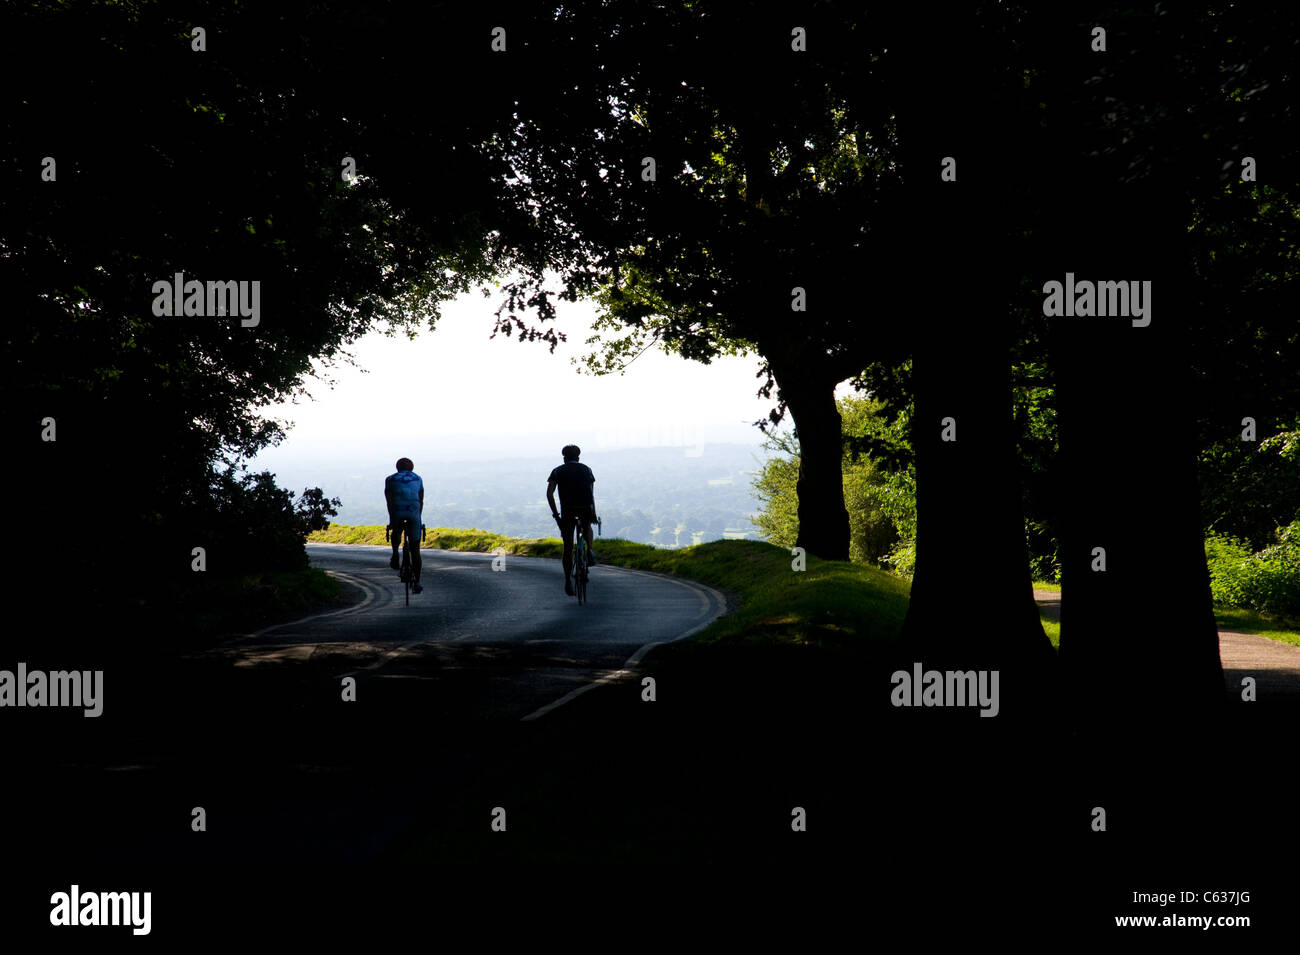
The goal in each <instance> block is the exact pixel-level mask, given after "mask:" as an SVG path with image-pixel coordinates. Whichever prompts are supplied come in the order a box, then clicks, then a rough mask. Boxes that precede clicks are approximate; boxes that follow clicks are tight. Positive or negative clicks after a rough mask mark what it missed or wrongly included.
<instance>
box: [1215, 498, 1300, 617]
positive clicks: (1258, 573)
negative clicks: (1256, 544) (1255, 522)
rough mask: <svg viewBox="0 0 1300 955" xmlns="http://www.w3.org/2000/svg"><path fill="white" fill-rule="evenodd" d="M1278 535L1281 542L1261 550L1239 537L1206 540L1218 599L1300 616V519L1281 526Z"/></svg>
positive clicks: (1230, 604)
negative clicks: (1251, 549)
mask: <svg viewBox="0 0 1300 955" xmlns="http://www.w3.org/2000/svg"><path fill="white" fill-rule="evenodd" d="M1275 536H1276V539H1277V542H1276V543H1275V544H1272V545H1270V546H1268V547H1265V548H1264V549H1263V550H1261V551H1259V552H1258V553H1251V551H1250V547H1249V545H1248V544H1247V543H1246V542H1245V541H1243V540H1240V539H1238V538H1234V537H1227V536H1223V535H1213V536H1211V537H1210V538H1208V539H1207V540H1206V542H1205V556H1206V560H1207V562H1208V563H1209V567H1210V591H1211V593H1212V594H1213V596H1214V601H1215V603H1219V604H1223V605H1226V606H1229V607H1242V608H1245V609H1248V610H1256V611H1259V612H1261V613H1271V614H1277V615H1281V616H1285V617H1293V618H1294V617H1300V520H1297V521H1293V522H1292V523H1291V524H1289V525H1288V526H1286V527H1282V528H1278V529H1277V531H1276V533H1275Z"/></svg>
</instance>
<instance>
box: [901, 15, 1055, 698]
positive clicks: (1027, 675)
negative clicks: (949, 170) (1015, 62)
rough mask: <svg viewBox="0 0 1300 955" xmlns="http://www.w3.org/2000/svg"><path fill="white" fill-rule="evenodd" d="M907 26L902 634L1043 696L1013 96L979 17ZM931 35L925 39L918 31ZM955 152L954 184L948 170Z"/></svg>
mask: <svg viewBox="0 0 1300 955" xmlns="http://www.w3.org/2000/svg"><path fill="white" fill-rule="evenodd" d="M941 19H942V22H941V23H936V24H931V25H929V26H928V27H927V28H926V29H925V30H919V29H918V28H917V26H916V24H913V29H914V31H916V34H915V35H913V36H912V38H911V43H910V50H911V54H912V56H914V57H915V59H914V61H913V62H912V63H911V64H909V65H908V66H909V67H910V68H908V69H905V70H904V72H903V77H904V78H905V81H904V87H903V88H902V89H901V90H900V91H899V100H900V103H901V107H900V112H899V126H900V142H901V143H902V149H903V152H902V155H903V168H904V179H905V182H904V185H905V189H906V190H907V194H908V195H909V206H910V207H911V209H912V211H913V212H914V214H915V216H916V221H917V222H920V223H923V224H924V227H923V228H917V229H915V230H914V231H913V233H912V241H911V243H910V245H909V252H910V253H911V278H912V281H911V282H909V283H908V286H909V288H910V290H912V296H911V298H910V300H908V301H906V302H900V303H899V308H900V310H901V309H902V308H906V309H907V310H908V311H909V312H910V320H911V321H912V323H913V328H914V333H915V334H914V345H913V385H914V395H915V409H916V416H915V418H914V423H913V444H914V447H915V451H916V481H917V565H916V574H915V577H914V579H913V582H912V595H911V602H910V604H909V607H908V613H907V618H906V621H905V623H904V628H903V632H904V637H905V640H906V641H907V643H908V644H909V645H910V647H911V648H912V652H913V654H914V656H915V658H916V659H917V660H919V661H920V662H921V663H922V664H923V665H924V666H925V668H926V669H930V668H932V666H933V668H936V669H962V670H967V669H977V670H998V671H1000V674H1001V676H1000V680H1001V686H1002V694H1003V696H1004V698H1005V702H1004V703H1003V706H1002V709H1003V711H1004V712H1006V713H1007V714H1008V715H1011V714H1012V713H1020V714H1024V713H1029V712H1032V711H1034V710H1035V709H1036V705H1037V703H1039V702H1041V701H1042V700H1043V699H1044V698H1045V693H1046V686H1047V684H1046V681H1047V680H1048V678H1049V676H1050V673H1051V669H1052V667H1053V665H1054V662H1055V654H1054V651H1053V650H1052V647H1051V644H1050V643H1049V642H1048V640H1047V637H1046V635H1045V634H1044V633H1043V629H1042V625H1041V623H1040V621H1039V616H1038V610H1037V606H1036V605H1035V603H1034V599H1033V589H1032V584H1031V580H1030V574H1029V562H1028V552H1027V548H1026V544H1025V525H1024V516H1023V508H1022V502H1021V491H1020V487H1019V484H1018V481H1017V466H1016V457H1015V441H1016V435H1015V433H1014V429H1013V417H1012V409H1011V388H1010V365H1011V351H1010V346H1011V341H1012V335H1013V333H1014V330H1015V326H1014V322H1013V319H1012V313H1011V310H1010V304H1011V297H1012V293H1013V291H1014V289H1015V287H1016V280H1017V278H1018V276H1019V269H1018V263H1017V262H1016V261H1015V257H1014V255H1013V247H1012V240H1011V237H1010V236H1009V235H1008V234H1006V233H1005V230H1004V226H1005V223H1006V222H1007V221H1008V218H1009V212H1008V210H1007V209H1006V208H1005V207H1004V206H1005V203H1006V202H1007V201H1008V199H1011V198H1013V195H1012V193H1011V192H1010V191H1009V190H1008V189H1007V188H1006V172H1005V169H1004V168H1002V167H1003V164H1004V162H1005V159H1004V157H1005V156H1006V155H1007V151H1008V150H1009V149H1012V150H1013V149H1014V146H1013V145H1008V143H1009V139H1008V137H1010V136H1012V135H1014V130H1013V129H1012V126H1011V122H1012V120H1013V119H1014V116H1013V114H1012V111H1011V109H1010V108H1009V105H1008V104H1009V103H1010V102H1011V97H1010V91H1009V90H1006V89H1003V88H1001V87H1000V86H999V81H998V79H997V77H996V76H995V75H993V73H992V72H991V71H990V67H989V65H988V63H989V62H991V61H994V60H996V54H993V53H990V51H989V50H988V49H986V48H985V46H984V45H983V44H982V43H979V42H976V41H975V40H974V39H973V38H972V37H973V36H974V33H973V29H974V27H973V24H966V25H963V24H962V23H960V22H959V21H956V20H952V19H949V18H941ZM921 34H924V38H923V39H924V42H923V39H922V36H921ZM945 157H952V158H953V159H954V160H955V163H956V165H955V175H956V178H955V180H953V181H944V180H942V179H941V175H940V173H941V168H942V166H941V163H942V160H943V159H944V158H945Z"/></svg>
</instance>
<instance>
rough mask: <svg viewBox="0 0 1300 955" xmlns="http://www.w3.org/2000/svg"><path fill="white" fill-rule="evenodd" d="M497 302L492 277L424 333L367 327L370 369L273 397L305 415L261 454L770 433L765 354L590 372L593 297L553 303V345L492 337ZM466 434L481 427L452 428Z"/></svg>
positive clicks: (346, 370) (624, 443)
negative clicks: (411, 336) (583, 363)
mask: <svg viewBox="0 0 1300 955" xmlns="http://www.w3.org/2000/svg"><path fill="white" fill-rule="evenodd" d="M498 302H499V296H498V295H497V293H496V292H495V291H494V293H493V297H491V298H484V297H483V296H482V295H481V294H480V293H477V292H475V293H470V294H467V295H465V296H463V297H461V298H460V299H457V300H456V301H454V302H450V303H448V304H447V305H446V307H445V308H444V309H443V314H442V318H441V320H440V321H439V323H438V326H437V328H436V329H435V330H434V331H432V332H430V331H427V330H426V331H422V332H421V333H420V336H419V338H417V339H416V340H415V341H409V340H407V339H406V338H404V337H394V338H387V337H385V336H384V335H382V334H379V333H378V332H375V333H372V334H370V335H368V336H366V337H365V338H364V339H362V340H361V341H359V342H358V343H357V344H356V345H355V346H353V348H352V352H353V354H354V355H355V356H356V359H357V361H358V363H359V364H360V366H361V368H362V369H365V371H362V370H361V369H358V368H353V367H349V366H346V365H339V366H338V367H336V368H335V369H334V370H333V371H331V372H328V373H327V374H328V376H329V377H332V378H333V379H334V380H335V382H336V384H335V385H334V387H333V388H331V387H329V386H328V385H327V384H325V382H323V381H318V380H312V381H310V382H309V383H308V386H307V387H308V392H309V393H310V394H311V396H312V398H314V399H315V400H314V401H311V400H307V399H302V400H301V401H300V403H298V404H296V405H295V404H291V403H287V402H286V403H282V404H278V405H273V406H270V407H268V408H266V409H264V413H266V414H268V415H270V416H274V417H277V418H285V419H288V420H290V421H293V422H294V427H292V428H291V429H289V437H288V438H287V439H286V441H285V442H284V443H283V444H281V446H280V447H279V448H277V449H269V450H267V451H265V452H263V453H262V454H261V455H259V456H258V458H257V459H256V460H258V461H260V462H262V463H263V464H265V465H268V466H269V465H272V464H275V463H284V462H287V461H290V460H293V459H299V458H303V457H317V456H319V455H322V454H327V453H330V452H331V450H332V451H333V452H334V453H337V452H338V451H339V450H340V449H342V448H349V447H359V446H360V445H363V444H364V445H373V444H377V443H383V444H390V445H391V446H392V447H394V448H397V447H402V446H407V445H408V444H414V445H417V446H429V445H430V444H431V443H439V442H441V443H443V444H444V446H448V447H450V446H455V447H458V448H459V447H474V446H478V445H480V444H482V443H484V442H485V441H486V443H487V445H489V446H491V447H494V448H495V447H496V446H497V444H499V445H500V446H501V449H502V456H508V455H509V454H510V452H511V449H512V446H515V445H519V444H520V443H521V442H522V443H531V442H529V441H528V440H527V438H528V436H533V435H536V436H539V437H540V436H541V435H551V434H558V433H564V434H572V435H574V438H573V440H576V441H581V440H585V441H587V442H593V443H595V444H596V445H597V446H599V447H619V446H621V447H643V446H661V445H684V446H692V445H697V444H699V443H701V442H720V441H739V442H746V443H755V444H757V443H759V442H760V441H761V440H762V435H761V434H760V433H759V431H758V429H757V428H754V427H753V426H752V424H751V422H753V421H755V420H756V419H759V418H763V417H765V416H766V414H767V411H768V409H769V408H770V407H771V406H772V403H771V401H769V400H766V399H760V398H757V397H755V395H754V392H755V391H756V390H757V388H758V386H759V384H760V381H759V379H757V378H756V377H755V374H756V373H757V371H758V367H759V361H758V359H757V358H756V357H753V356H749V357H738V358H723V359H719V360H717V361H715V362H713V363H712V364H710V365H703V364H701V363H699V362H695V361H688V360H686V359H683V358H679V357H677V356H675V355H667V354H664V353H663V352H662V351H661V350H659V349H657V348H652V349H650V350H648V351H647V352H645V354H643V355H642V356H641V357H639V358H638V359H636V361H634V362H632V363H631V364H630V365H629V366H628V368H627V370H626V372H625V373H624V374H623V375H606V376H601V377H594V376H591V375H586V374H579V373H578V372H577V370H576V366H575V365H573V364H572V363H571V362H570V359H571V358H574V357H578V356H581V355H583V354H586V352H587V351H588V350H589V349H590V346H588V345H586V344H585V341H586V339H587V338H588V336H590V335H591V321H592V320H593V318H594V317H595V314H596V313H595V306H594V304H590V303H587V302H578V303H572V302H557V303H556V305H557V311H558V315H557V321H556V323H555V326H556V328H557V329H558V330H560V331H563V332H564V333H566V334H567V335H568V340H567V341H566V342H563V343H561V344H560V345H559V346H558V347H557V348H556V349H555V353H554V354H550V353H548V351H547V346H546V345H545V344H544V343H541V342H524V343H521V342H519V341H518V340H517V339H513V338H512V339H508V340H503V339H502V338H501V337H500V336H498V337H497V338H496V339H492V340H489V338H488V335H489V334H491V330H492V324H493V321H494V314H493V313H494V311H495V309H496V307H497V304H498ZM455 435H467V436H470V435H472V436H474V437H473V438H465V439H452V440H449V441H448V440H447V439H448V438H450V436H455ZM498 438H499V439H500V441H499V442H498V441H497V440H496V439H498ZM550 443H554V441H553V440H549V441H548V443H547V447H549V444H550ZM518 450H521V451H522V450H525V449H524V448H519V449H518ZM585 450H587V449H586V447H584V451H585ZM474 453H475V454H477V453H478V452H477V451H475V452H474ZM556 453H558V451H557V452H556Z"/></svg>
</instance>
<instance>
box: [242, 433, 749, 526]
mask: <svg viewBox="0 0 1300 955" xmlns="http://www.w3.org/2000/svg"><path fill="white" fill-rule="evenodd" d="M551 443H554V441H552V442H551ZM385 450H387V449H385ZM417 450H418V448H413V449H412V450H411V451H409V452H407V453H408V454H409V455H410V457H412V459H414V460H415V470H416V473H418V474H419V475H420V476H421V477H422V478H423V479H424V483H425V508H424V522H425V523H426V524H427V525H429V526H430V527H465V528H470V527H474V528H479V529H481V530H485V531H493V532H495V533H498V534H505V535H508V536H511V537H541V536H548V535H553V534H554V533H555V522H554V521H553V520H551V516H550V510H549V509H548V507H547V504H546V477H547V475H548V474H549V473H550V471H551V469H552V468H553V467H555V466H556V465H557V464H560V463H561V459H560V456H559V454H558V453H551V454H547V455H545V456H543V455H540V454H537V453H531V454H529V453H527V452H525V453H523V454H521V455H520V456H518V457H506V458H497V459H495V460H487V459H484V458H475V457H457V458H455V459H453V460H445V461H439V460H437V459H436V458H432V459H431V458H429V457H424V458H421V457H418V456H417ZM558 450H559V449H558V447H557V448H556V452H558ZM484 453H485V455H486V454H487V453H488V452H487V451H486V450H485V452H484ZM496 453H500V449H498V450H497V452H496ZM507 453H508V449H507ZM767 453H768V452H766V451H765V450H764V449H763V448H762V447H761V446H760V445H758V444H737V443H721V444H708V443H698V444H694V445H691V446H675V447H650V448H621V449H601V448H600V447H598V446H597V447H595V448H593V449H592V450H591V451H590V452H588V451H587V450H586V449H584V451H583V455H582V462H583V463H584V464H586V465H587V466H589V467H590V468H591V469H592V471H593V473H594V474H595V475H596V486H595V492H596V506H597V511H598V513H599V514H600V517H601V519H602V521H603V525H602V529H603V533H604V534H606V535H607V536H611V537H622V538H625V539H627V540H631V541H636V542H638V543H642V544H654V545H656V546H660V547H684V546H687V545H690V544H698V543H702V542H704V541H710V540H719V539H722V538H748V539H754V540H757V539H759V534H758V532H757V528H755V527H754V525H753V524H752V523H751V522H750V517H751V516H752V515H753V514H754V513H755V512H756V510H757V508H758V501H757V500H756V498H755V497H754V494H753V488H752V481H753V475H754V472H756V471H757V470H758V469H760V468H761V467H762V462H763V460H764V459H765V457H766V456H767ZM340 457H342V456H340ZM274 458H276V459H278V460H276V459H273V460H263V459H258V460H255V461H254V463H253V465H252V466H253V467H254V468H255V469H258V470H260V469H261V468H263V467H265V468H268V469H269V470H271V471H273V472H274V473H275V474H276V483H278V484H279V485H280V486H281V487H285V488H288V489H289V490H291V491H294V492H296V493H299V494H300V493H302V490H303V488H305V487H320V488H322V489H323V490H324V491H325V493H326V495H327V496H329V497H338V498H340V499H342V501H343V505H342V507H340V508H339V514H338V517H337V518H336V520H337V521H339V522H340V523H343V524H384V523H387V519H388V515H387V512H386V510H385V508H384V498H383V485H384V478H385V477H387V476H388V475H389V474H391V473H392V472H393V461H394V460H395V457H393V456H392V452H391V450H387V454H385V456H384V457H383V458H378V455H377V453H375V454H372V455H371V456H370V457H368V458H366V459H358V458H351V459H321V458H319V457H317V459H316V460H295V459H292V458H289V456H288V455H276V456H274Z"/></svg>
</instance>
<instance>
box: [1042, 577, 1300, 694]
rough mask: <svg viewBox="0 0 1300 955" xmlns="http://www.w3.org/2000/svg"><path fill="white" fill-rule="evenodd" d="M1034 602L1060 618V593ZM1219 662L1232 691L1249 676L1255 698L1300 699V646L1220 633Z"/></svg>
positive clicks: (1044, 595) (1044, 592) (1045, 593)
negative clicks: (1253, 682) (1254, 686)
mask: <svg viewBox="0 0 1300 955" xmlns="http://www.w3.org/2000/svg"><path fill="white" fill-rule="evenodd" d="M1034 600H1036V601H1037V602H1038V606H1039V607H1041V608H1042V610H1043V614H1044V616H1046V617H1048V618H1049V619H1051V620H1060V619H1061V594H1060V593H1059V592H1055V591H1050V590H1035V591H1034ZM1219 659H1220V660H1222V661H1223V675H1224V678H1225V681H1226V683H1227V685H1228V687H1229V689H1231V690H1235V689H1236V688H1239V687H1240V686H1241V681H1242V680H1243V679H1244V678H1245V677H1248V676H1251V677H1254V678H1255V683H1256V688H1255V692H1256V698H1257V699H1259V700H1267V699H1269V698H1270V697H1277V696H1287V697H1300V647H1293V646H1291V645H1290V644H1289V643H1279V642H1278V641H1277V640H1270V639H1268V637H1261V636H1257V635H1256V634H1253V633H1233V632H1232V631H1230V630H1220V631H1219Z"/></svg>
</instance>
